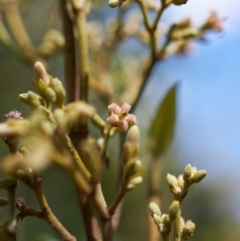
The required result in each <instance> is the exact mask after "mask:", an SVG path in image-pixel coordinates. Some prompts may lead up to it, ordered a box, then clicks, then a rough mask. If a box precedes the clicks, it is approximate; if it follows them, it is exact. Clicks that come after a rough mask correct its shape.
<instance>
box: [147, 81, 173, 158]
mask: <svg viewBox="0 0 240 241" xmlns="http://www.w3.org/2000/svg"><path fill="white" fill-rule="evenodd" d="M176 92H177V84H175V85H174V86H173V87H172V88H171V89H170V90H169V91H168V93H167V94H166V96H165V97H164V99H163V101H162V103H161V104H160V105H159V107H158V110H157V113H156V116H155V118H154V120H153V122H152V125H151V126H150V130H149V147H150V150H151V152H152V154H153V155H154V156H159V155H162V154H163V153H164V152H165V151H166V150H167V149H168V147H169V146H170V144H171V142H172V140H173V135H174V127H175V119H176Z"/></svg>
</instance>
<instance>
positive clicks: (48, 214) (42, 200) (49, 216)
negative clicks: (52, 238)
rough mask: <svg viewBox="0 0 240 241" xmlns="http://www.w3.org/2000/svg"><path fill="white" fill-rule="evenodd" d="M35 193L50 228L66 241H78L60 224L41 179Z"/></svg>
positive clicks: (37, 181) (35, 187) (36, 184)
mask: <svg viewBox="0 0 240 241" xmlns="http://www.w3.org/2000/svg"><path fill="white" fill-rule="evenodd" d="M33 191H34V193H35V195H36V197H37V200H38V203H39V205H40V207H41V209H42V212H43V213H44V214H43V215H44V216H43V217H44V219H45V220H46V221H47V222H48V223H49V224H50V226H51V227H52V228H53V229H54V230H55V231H56V232H57V233H58V234H59V235H60V236H61V237H62V239H63V240H64V241H76V240H77V239H76V238H75V237H74V236H72V235H71V234H70V233H69V232H68V231H67V230H66V228H65V227H64V226H63V225H62V224H61V223H60V221H59V220H58V219H57V217H56V216H55V215H54V214H53V212H52V211H51V208H50V207H49V205H48V202H47V200H46V197H45V195H44V194H43V192H42V188H41V178H40V177H38V179H37V180H36V183H35V185H34V186H33Z"/></svg>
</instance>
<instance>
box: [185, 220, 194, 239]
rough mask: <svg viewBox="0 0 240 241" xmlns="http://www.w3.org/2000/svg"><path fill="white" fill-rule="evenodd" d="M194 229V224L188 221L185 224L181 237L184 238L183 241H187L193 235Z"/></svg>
mask: <svg viewBox="0 0 240 241" xmlns="http://www.w3.org/2000/svg"><path fill="white" fill-rule="evenodd" d="M195 227H196V226H195V224H194V223H193V222H192V221H191V220H188V221H187V222H186V223H185V225H184V227H183V232H182V237H183V238H184V240H187V239H189V238H190V237H191V236H192V235H193V232H194V230H195Z"/></svg>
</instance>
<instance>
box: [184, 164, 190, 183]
mask: <svg viewBox="0 0 240 241" xmlns="http://www.w3.org/2000/svg"><path fill="white" fill-rule="evenodd" d="M191 177H192V166H191V165H190V164H188V165H187V166H186V167H185V168H184V173H183V180H184V181H189V180H190V179H191Z"/></svg>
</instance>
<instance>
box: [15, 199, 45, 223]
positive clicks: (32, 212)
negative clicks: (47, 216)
mask: <svg viewBox="0 0 240 241" xmlns="http://www.w3.org/2000/svg"><path fill="white" fill-rule="evenodd" d="M16 208H17V209H18V210H19V211H20V213H18V215H17V221H18V220H19V219H20V220H22V219H24V218H25V217H27V216H31V217H37V218H40V219H44V213H43V211H42V210H37V209H35V208H29V207H26V206H25V205H24V204H23V203H20V202H16Z"/></svg>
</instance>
